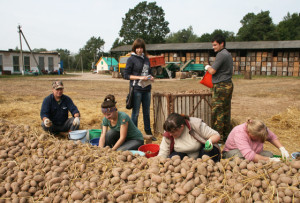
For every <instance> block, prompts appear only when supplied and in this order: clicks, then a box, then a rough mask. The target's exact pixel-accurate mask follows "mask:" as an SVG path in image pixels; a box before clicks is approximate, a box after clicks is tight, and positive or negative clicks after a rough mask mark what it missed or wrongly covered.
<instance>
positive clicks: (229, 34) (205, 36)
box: [198, 29, 235, 42]
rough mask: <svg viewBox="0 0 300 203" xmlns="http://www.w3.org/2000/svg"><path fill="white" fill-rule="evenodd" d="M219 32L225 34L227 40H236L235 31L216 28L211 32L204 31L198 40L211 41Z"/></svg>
mask: <svg viewBox="0 0 300 203" xmlns="http://www.w3.org/2000/svg"><path fill="white" fill-rule="evenodd" d="M217 34H218V35H223V36H224V37H225V39H226V41H227V42H233V41H235V36H234V32H230V31H225V30H220V29H216V30H214V31H213V32H212V33H211V34H209V33H204V34H203V35H201V37H200V38H199V39H198V42H211V39H212V38H213V36H215V35H217Z"/></svg>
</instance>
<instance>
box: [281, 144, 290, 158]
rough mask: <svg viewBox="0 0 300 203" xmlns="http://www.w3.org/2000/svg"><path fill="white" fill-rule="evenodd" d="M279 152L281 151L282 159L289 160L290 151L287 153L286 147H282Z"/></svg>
mask: <svg viewBox="0 0 300 203" xmlns="http://www.w3.org/2000/svg"><path fill="white" fill-rule="evenodd" d="M279 150H280V151H281V157H282V159H287V158H289V156H290V155H289V153H288V151H286V149H285V148H284V147H280V148H279Z"/></svg>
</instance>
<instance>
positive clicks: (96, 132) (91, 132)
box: [89, 129, 102, 140]
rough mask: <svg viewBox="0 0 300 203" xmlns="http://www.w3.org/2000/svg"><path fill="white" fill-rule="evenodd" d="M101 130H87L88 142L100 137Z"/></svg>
mask: <svg viewBox="0 0 300 203" xmlns="http://www.w3.org/2000/svg"><path fill="white" fill-rule="evenodd" d="M101 133H102V130H101V129H91V130H89V136H90V140H92V139H94V138H99V137H100V136H101Z"/></svg>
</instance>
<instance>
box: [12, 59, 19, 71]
mask: <svg viewBox="0 0 300 203" xmlns="http://www.w3.org/2000/svg"><path fill="white" fill-rule="evenodd" d="M13 67H14V72H20V62H19V56H13Z"/></svg>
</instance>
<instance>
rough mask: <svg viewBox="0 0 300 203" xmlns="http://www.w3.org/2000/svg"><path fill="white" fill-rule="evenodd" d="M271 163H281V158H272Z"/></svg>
mask: <svg viewBox="0 0 300 203" xmlns="http://www.w3.org/2000/svg"><path fill="white" fill-rule="evenodd" d="M270 161H275V162H279V161H280V158H276V157H275V158H274V157H273V158H270Z"/></svg>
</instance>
